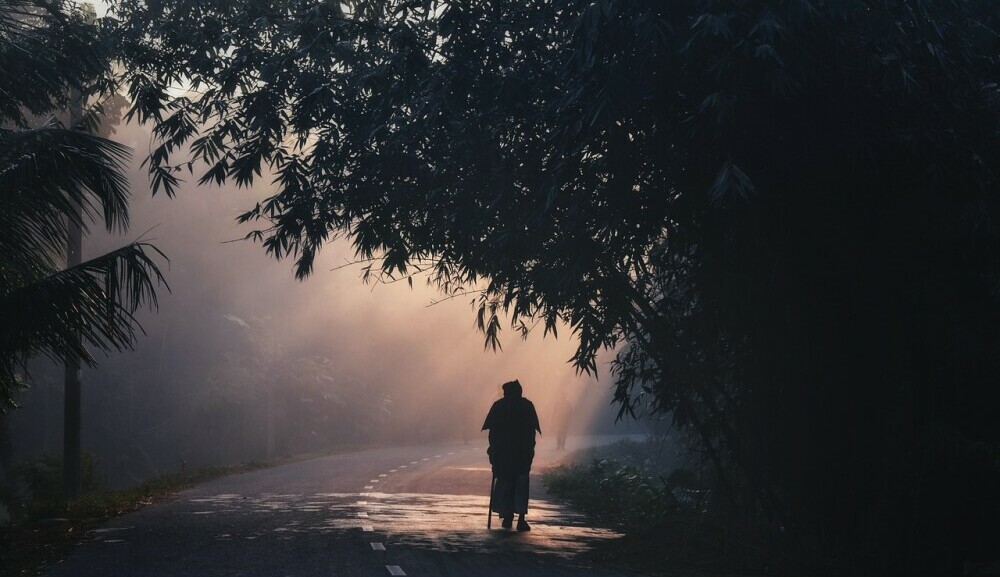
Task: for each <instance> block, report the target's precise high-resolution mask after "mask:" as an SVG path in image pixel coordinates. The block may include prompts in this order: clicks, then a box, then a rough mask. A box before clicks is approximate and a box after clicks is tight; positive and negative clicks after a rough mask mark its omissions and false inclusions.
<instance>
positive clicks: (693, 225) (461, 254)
mask: <svg viewBox="0 0 1000 577" xmlns="http://www.w3.org/2000/svg"><path fill="white" fill-rule="evenodd" d="M114 10H115V14H116V16H117V18H118V19H119V28H118V30H117V32H118V33H119V34H120V35H121V40H122V45H121V46H120V52H121V55H122V58H123V59H124V62H125V63H126V68H127V69H128V70H129V71H130V72H129V75H128V81H129V83H130V87H131V88H130V90H131V92H130V93H131V96H132V98H133V103H134V104H133V108H132V111H131V112H132V113H133V114H135V115H138V116H139V118H141V119H143V120H153V121H154V122H155V123H156V126H157V136H158V137H159V138H160V144H159V146H158V148H155V149H154V151H153V153H152V155H151V156H150V159H149V160H150V162H149V167H150V174H151V178H152V182H153V186H154V189H157V188H159V187H163V188H164V189H165V190H166V191H167V192H168V193H172V192H173V190H174V189H175V188H176V185H177V182H178V180H177V179H178V178H179V174H178V173H179V172H180V171H181V170H182V169H183V168H185V167H187V168H191V167H193V166H194V164H193V163H195V162H204V163H207V166H208V168H207V170H206V171H205V172H204V173H203V174H202V175H201V182H203V183H209V182H222V181H225V180H228V179H234V180H235V181H236V182H237V183H240V184H243V185H249V184H250V183H252V182H253V181H254V180H255V179H256V178H257V177H259V176H260V175H262V174H264V173H265V172H269V173H273V174H274V175H275V179H276V180H275V183H276V185H277V192H276V194H275V195H274V196H273V197H271V198H269V199H268V200H267V201H265V202H263V203H262V204H260V205H258V206H256V207H254V208H253V209H251V210H250V211H249V212H247V213H246V214H245V215H244V216H243V217H242V220H245V221H255V222H260V223H263V228H262V230H260V231H259V232H257V233H255V234H253V235H251V236H253V237H255V238H257V239H258V240H261V241H262V242H263V244H264V247H265V248H266V249H267V250H268V252H270V253H271V254H273V255H275V256H276V257H279V258H281V257H286V256H293V257H294V258H296V259H297V260H296V262H297V267H298V268H297V270H298V274H299V275H300V276H304V275H307V274H308V273H309V272H310V271H311V270H312V265H313V259H314V257H315V255H316V252H317V251H318V250H319V249H320V248H321V247H322V245H323V244H324V243H326V242H328V241H329V240H330V239H331V238H334V237H336V236H338V235H345V236H348V237H349V238H350V239H351V240H352V241H353V242H354V246H355V248H356V250H357V252H358V255H359V257H360V258H362V259H370V260H372V263H371V265H370V268H369V269H368V271H369V273H370V274H372V275H375V278H399V277H405V276H408V275H412V274H414V273H415V272H421V271H424V272H427V273H429V275H430V279H431V281H432V282H435V283H437V284H438V286H439V287H440V288H442V289H443V290H444V291H446V292H448V293H450V294H461V293H462V292H463V291H465V290H469V287H473V289H472V290H474V291H476V292H477V294H478V297H477V298H478V305H479V316H478V325H479V327H480V328H481V329H482V330H483V331H484V332H485V334H486V336H487V343H488V344H492V345H493V346H498V340H497V339H498V336H499V332H500V329H501V322H500V319H499V316H500V315H502V314H503V313H507V315H509V318H510V321H511V323H512V326H513V327H514V328H516V329H518V330H521V331H528V330H530V329H531V327H533V326H534V324H533V323H535V322H542V323H543V326H544V329H545V331H546V332H548V331H550V330H551V331H555V330H556V328H557V326H558V321H560V320H562V321H564V322H566V323H568V324H569V325H570V326H571V327H572V330H573V332H574V336H575V338H577V339H578V341H579V349H578V352H577V355H576V356H575V357H574V359H573V361H574V362H575V363H576V364H577V366H579V367H580V368H581V369H584V370H593V369H594V368H595V355H596V354H597V353H598V352H599V351H600V350H602V349H604V348H609V347H613V346H615V345H618V344H624V346H623V347H622V348H621V349H620V354H619V355H618V358H617V361H616V363H615V365H614V369H615V375H616V385H617V391H618V398H619V400H620V401H621V402H622V407H623V410H625V411H628V410H630V407H632V406H634V404H635V403H643V402H648V403H649V404H650V405H652V406H653V408H654V409H656V410H658V411H664V412H670V413H671V414H672V415H673V417H674V419H675V424H676V425H677V426H678V427H683V428H689V429H690V430H691V431H693V432H694V434H695V435H696V436H697V438H698V439H699V440H700V450H702V451H704V453H705V454H706V455H707V456H708V459H709V462H710V463H712V466H713V467H714V468H715V469H716V472H717V476H718V479H719V484H720V490H721V491H722V493H723V494H724V495H725V496H726V503H728V505H727V506H729V507H732V508H734V509H738V510H741V511H745V512H748V514H752V515H757V516H759V518H760V519H762V520H765V521H766V522H767V523H769V524H770V526H771V527H772V528H773V530H774V531H776V532H786V533H787V534H789V535H790V536H791V537H790V542H791V543H793V547H794V544H799V545H801V546H802V547H801V550H803V551H810V553H809V554H810V555H811V554H812V553H813V552H814V551H816V550H817V549H812V548H811V547H808V548H807V547H805V545H808V544H810V543H819V547H820V548H819V549H818V550H819V551H820V552H821V553H822V551H836V552H838V554H837V555H836V557H837V558H838V559H839V560H840V561H839V562H840V563H841V564H842V565H843V566H840V567H835V568H833V569H839V570H847V571H850V572H862V571H871V572H881V573H883V574H884V573H885V572H887V571H898V572H902V573H908V572H912V571H914V570H916V569H918V568H919V570H920V571H921V572H943V573H947V572H951V573H954V572H956V571H958V570H959V567H960V566H961V564H962V562H964V561H970V560H977V559H981V558H984V557H988V556H990V555H995V552H993V551H992V550H991V548H990V547H991V546H992V545H993V544H995V543H996V542H998V541H1000V539H998V535H997V531H998V529H997V524H996V523H995V520H996V519H997V518H998V517H1000V502H998V500H1000V495H998V493H997V491H996V490H995V488H996V487H997V486H998V482H1000V451H998V446H1000V438H998V435H1000V428H998V427H996V425H995V416H994V415H993V414H992V413H994V412H995V404H993V403H991V399H992V398H993V396H994V395H993V393H994V391H995V389H996V384H995V383H996V375H997V372H998V371H997V370H998V368H1000V367H998V366H997V363H998V359H1000V354H998V352H1000V351H998V345H1000V332H998V331H1000V329H998V328H997V327H998V326H1000V325H998V322H997V321H998V320H1000V318H997V317H998V316H1000V307H998V300H997V297H998V280H1000V278H998V274H997V273H998V271H997V254H998V252H997V251H998V249H1000V245H998V240H1000V236H998V232H997V231H998V228H997V217H998V205H997V194H996V193H997V180H996V174H997V170H998V169H1000V146H998V144H1000V142H998V140H1000V139H998V127H1000V114H998V113H1000V108H998V107H1000V90H998V84H997V73H998V70H1000V67H998V65H997V59H998V54H1000V40H998V36H997V32H996V30H997V27H998V22H997V20H998V14H997V10H996V7H995V4H994V3H993V2H991V1H987V0H973V1H969V2H931V1H923V0H915V1H912V2H893V1H888V0H882V1H877V0H872V1H866V2H839V1H820V2H814V3H810V2H806V1H802V0H794V1H788V2H770V1H763V0H760V1H741V2H734V1H725V0H708V1H698V2H695V1H684V2H644V1H630V0H599V1H591V0H565V1H548V0H534V1H525V2H507V3H501V2H477V1H472V0H464V1H454V2H441V1H435V0H427V1H398V0H397V1H380V2H364V1H359V2H347V3H328V2H316V1H311V0H270V1H267V2H260V1H257V0H252V1H251V0H244V1H239V0H237V1H233V0H163V1H159V2H155V3H146V2H137V1H133V0H118V1H116V2H114ZM183 82H189V83H190V86H191V88H192V90H191V91H189V92H188V93H187V94H186V95H185V96H182V97H177V98H173V97H171V96H170V93H169V92H168V89H169V88H170V87H172V86H173V87H176V85H177V84H178V83H183ZM477 283H478V284H477ZM844 551H846V552H848V553H849V554H848V555H846V556H844V555H841V554H840V552H844ZM831 557H832V556H831ZM794 566H795V562H794V559H793V560H791V561H789V568H790V569H794Z"/></svg>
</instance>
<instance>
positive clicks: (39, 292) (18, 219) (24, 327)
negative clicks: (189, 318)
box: [0, 0, 163, 412]
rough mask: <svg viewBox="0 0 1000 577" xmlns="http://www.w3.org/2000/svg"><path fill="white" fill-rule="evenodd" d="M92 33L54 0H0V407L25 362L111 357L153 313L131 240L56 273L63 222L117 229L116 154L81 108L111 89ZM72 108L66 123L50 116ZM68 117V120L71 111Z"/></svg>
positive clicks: (146, 272)
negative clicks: (138, 315)
mask: <svg viewBox="0 0 1000 577" xmlns="http://www.w3.org/2000/svg"><path fill="white" fill-rule="evenodd" d="M109 72H110V60H109V52H108V50H107V45H106V44H105V43H104V42H103V40H102V34H101V33H100V28H99V27H98V26H97V25H95V24H94V23H93V22H92V21H91V18H90V16H88V14H86V13H85V11H84V10H81V9H79V8H75V7H73V6H70V5H69V4H67V3H65V2H62V1H61V0H0V74H2V75H3V77H4V78H12V79H13V78H16V79H18V81H17V82H4V84H3V87H2V89H0V125H2V126H3V128H0V319H2V322H0V412H2V411H4V410H6V409H8V408H9V407H11V406H13V405H14V403H15V399H16V391H17V390H18V389H19V388H21V387H22V386H23V383H22V379H21V376H22V374H23V368H24V362H25V360H26V359H28V358H30V357H32V356H34V355H47V356H49V357H50V358H52V359H54V360H67V359H75V358H79V359H83V360H84V361H85V362H93V360H94V359H93V357H92V356H91V354H90V352H89V351H88V349H87V348H86V347H87V345H89V346H90V347H92V348H94V349H97V350H101V351H111V350H121V349H123V348H127V347H129V346H131V345H132V343H133V342H134V339H135V336H136V331H137V330H138V329H139V327H138V324H137V323H136V320H135V318H134V317H133V314H134V313H135V312H136V311H137V309H138V308H139V307H141V306H143V305H148V306H150V307H155V306H156V294H155V292H154V289H155V287H156V286H157V285H159V284H161V283H163V277H162V275H161V274H160V271H159V269H158V268H157V265H156V262H155V261H154V259H155V258H157V257H160V256H162V254H160V253H159V251H158V250H157V249H156V248H155V247H153V246H151V245H149V244H148V243H144V242H133V243H130V244H128V245H126V246H124V247H122V248H120V249H118V250H115V251H113V252H110V253H108V254H105V255H101V256H98V257H96V258H93V259H91V260H89V261H86V262H83V263H82V264H80V265H78V266H73V267H70V268H67V269H64V270H60V269H62V266H63V264H64V262H63V260H62V256H63V255H65V254H66V246H67V242H68V240H69V233H68V229H69V224H72V225H75V226H79V227H82V228H83V229H86V225H87V223H88V222H91V221H94V220H97V221H100V222H102V223H103V225H104V226H105V227H106V228H107V229H108V230H109V231H112V230H113V231H124V230H125V229H126V228H127V227H128V197H129V191H128V183H127V181H126V179H125V177H124V175H123V174H122V170H123V162H124V160H125V158H126V156H127V150H126V149H125V148H124V147H122V146H121V145H119V144H116V143H114V142H111V141H110V140H107V139H105V138H101V137H99V136H96V135H94V134H90V133H88V132H87V131H88V130H92V129H95V128H96V127H97V126H98V120H99V117H100V114H101V112H102V109H103V107H102V106H101V105H100V104H99V102H100V100H98V104H96V105H95V106H93V107H92V108H90V109H89V110H87V111H86V113H84V111H83V110H82V107H83V105H82V103H85V102H87V101H88V98H90V97H92V96H97V95H100V94H102V93H103V92H104V91H105V90H107V89H108V88H109V87H110V86H111V81H112V77H111V75H110V73H109ZM67 106H74V107H78V108H80V109H81V113H80V114H79V118H74V122H76V123H77V124H76V125H75V126H70V127H68V128H67V127H64V126H62V125H61V123H60V122H59V121H58V119H56V118H49V119H46V118H44V117H43V116H41V115H45V114H50V115H55V114H56V113H57V112H59V111H60V110H61V109H63V108H64V107H67ZM71 116H72V115H71Z"/></svg>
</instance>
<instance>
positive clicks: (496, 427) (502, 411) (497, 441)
mask: <svg viewBox="0 0 1000 577" xmlns="http://www.w3.org/2000/svg"><path fill="white" fill-rule="evenodd" d="M521 392H522V391H521V383H520V382H518V381H517V380H513V381H510V382H507V383H504V384H503V398H502V399H500V400H499V401H497V402H495V403H493V406H492V407H490V412H489V414H487V415H486V422H484V423H483V430H484V431H485V430H487V429H488V430H489V431H490V448H489V449H488V450H487V454H488V455H489V457H490V465H492V466H493V476H494V477H496V484H495V486H494V489H493V495H492V496H491V502H492V503H493V511H496V512H497V513H499V514H500V517H501V518H502V519H503V527H504V528H505V529H510V527H511V525H513V523H514V513H517V514H518V519H517V530H518V531H530V530H531V527H529V526H528V523H527V521H525V520H524V516H525V515H526V514H527V513H528V472H529V471H531V461H532V460H533V459H534V458H535V431H538V432H539V433H541V432H542V429H541V428H540V427H539V425H538V414H537V413H536V412H535V405H533V404H532V403H531V401H529V400H528V399H525V398H524V397H523V396H521ZM490 514H491V515H492V514H493V513H490Z"/></svg>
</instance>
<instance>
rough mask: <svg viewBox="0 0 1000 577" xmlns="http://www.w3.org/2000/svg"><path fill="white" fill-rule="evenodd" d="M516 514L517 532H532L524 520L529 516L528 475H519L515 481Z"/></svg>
mask: <svg viewBox="0 0 1000 577" xmlns="http://www.w3.org/2000/svg"><path fill="white" fill-rule="evenodd" d="M514 512H515V513H517V530H518V531H530V530H531V527H530V526H529V525H528V522H527V521H525V520H524V516H525V515H527V514H528V474H527V473H524V474H522V475H518V476H517V478H516V479H515V480H514Z"/></svg>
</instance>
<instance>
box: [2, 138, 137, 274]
mask: <svg viewBox="0 0 1000 577" xmlns="http://www.w3.org/2000/svg"><path fill="white" fill-rule="evenodd" d="M127 155H128V149H127V148H126V147H125V146H123V145H121V144H118V143H116V142H112V141H110V140H107V139H104V138H101V137H98V136H95V135H92V134H87V133H85V132H80V131H75V130H67V129H63V128H58V127H54V126H45V127H42V128H39V129H34V130H20V131H11V130H3V129H0V214H3V215H4V226H3V227H0V253H2V254H4V255H5V258H4V259H2V261H0V285H2V286H8V287H10V286H16V285H18V284H23V283H24V282H28V281H30V280H33V279H37V278H39V277H40V276H41V275H42V274H44V273H45V272H46V271H44V268H50V269H51V268H54V263H53V258H54V257H55V255H57V254H61V253H62V251H63V250H64V247H65V246H66V241H67V229H66V222H67V220H71V221H74V222H75V223H76V224H78V225H80V226H81V227H82V228H84V229H86V223H87V221H89V220H93V219H95V218H97V217H98V216H100V217H102V218H103V221H104V223H105V226H106V227H107V229H108V230H109V231H123V230H125V229H126V228H127V226H128V199H129V189H128V182H127V180H126V178H125V176H124V175H123V172H122V171H123V168H124V162H125V159H126V158H127ZM78 207H79V209H80V210H78ZM40 267H42V268H40Z"/></svg>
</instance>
